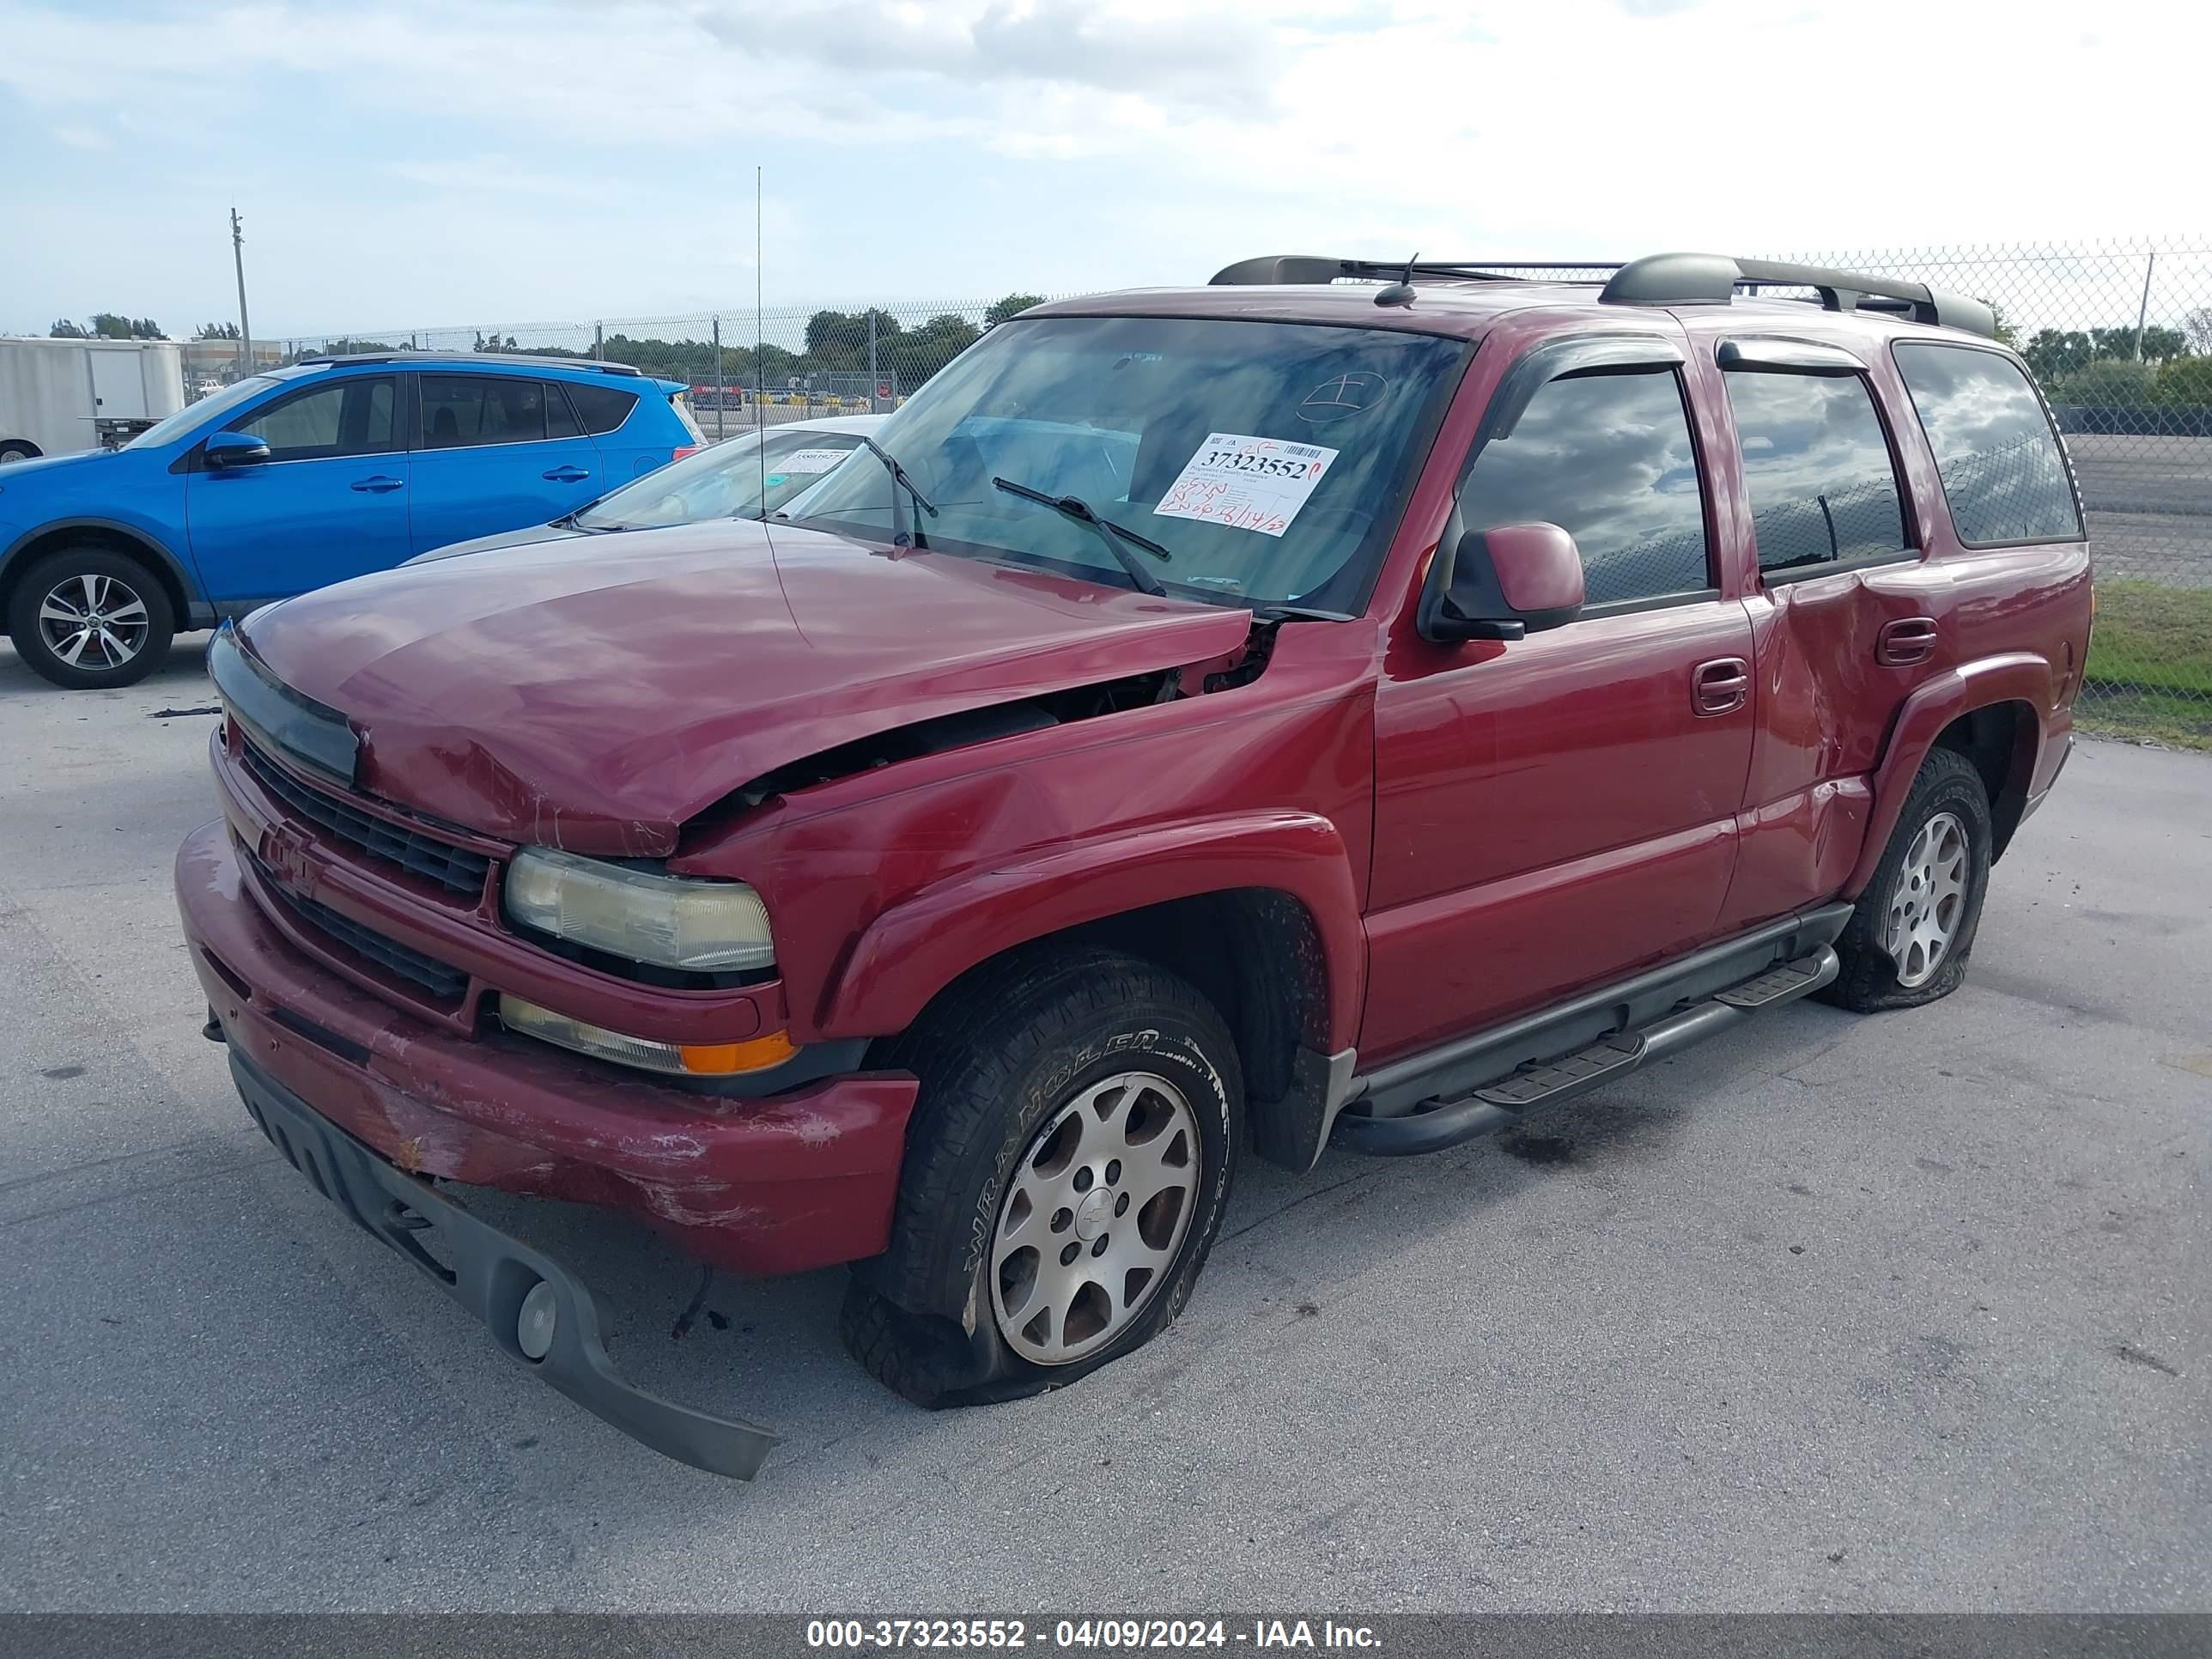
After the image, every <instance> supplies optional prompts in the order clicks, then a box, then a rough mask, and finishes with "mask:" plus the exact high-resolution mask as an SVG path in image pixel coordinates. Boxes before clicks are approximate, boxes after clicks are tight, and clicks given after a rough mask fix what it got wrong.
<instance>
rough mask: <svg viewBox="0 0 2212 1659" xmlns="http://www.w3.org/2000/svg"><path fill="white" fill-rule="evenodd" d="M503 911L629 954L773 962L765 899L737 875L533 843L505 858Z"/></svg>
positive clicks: (743, 965) (731, 963)
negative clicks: (626, 861) (717, 877)
mask: <svg viewBox="0 0 2212 1659" xmlns="http://www.w3.org/2000/svg"><path fill="white" fill-rule="evenodd" d="M506 902H507V920H508V921H512V922H515V923H517V924H519V925H520V926H521V927H534V928H536V929H537V930H538V932H540V933H551V934H553V935H554V936H555V937H556V938H558V939H568V940H570V941H571V942H573V943H574V944H577V945H588V946H590V947H591V948H592V950H595V951H605V952H607V954H608V955H610V956H617V957H623V958H624V959H625V960H627V961H630V962H647V963H653V964H654V965H655V966H657V967H661V968H682V969H691V970H693V971H695V972H700V973H714V972H718V971H728V970H732V969H738V970H742V969H755V968H768V967H772V966H773V965H774V964H775V940H774V939H772V938H770V936H769V928H768V907H767V906H766V905H764V904H763V903H762V902H761V899H760V895H759V894H758V893H756V892H755V891H753V890H752V889H751V888H750V887H748V886H746V885H745V884H744V883H743V882H741V881H697V880H693V879H691V878H687V877H683V876H659V875H653V874H651V873H649V872H646V871H643V870H626V869H624V868H623V866H620V865H618V864H609V863H607V862H605V860H600V859H586V858H578V857H577V856H576V855H575V854H573V853H556V852H553V851H551V850H550V849H548V848H531V849H530V850H529V851H527V852H525V853H522V854H518V855H517V857H516V858H515V860H514V862H513V863H512V864H510V865H509V866H507V882H506Z"/></svg>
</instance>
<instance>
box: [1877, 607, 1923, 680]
mask: <svg viewBox="0 0 2212 1659" xmlns="http://www.w3.org/2000/svg"><path fill="white" fill-rule="evenodd" d="M1936 637H1937V634H1936V619H1935V617H1899V619H1898V620H1897V621H1895V622H1888V623H1883V624H1882V625H1881V633H1880V634H1878V635H1875V646H1874V659H1875V661H1876V662H1878V663H1880V664H1881V665H1882V666H1883V667H1884V668H1910V667H1911V665H1913V664H1915V663H1918V662H1926V661H1927V660H1928V659H1929V658H1930V657H1932V656H1934V655H1935V654H1936Z"/></svg>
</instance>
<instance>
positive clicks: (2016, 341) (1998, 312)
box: [1978, 295, 2020, 349]
mask: <svg viewBox="0 0 2212 1659" xmlns="http://www.w3.org/2000/svg"><path fill="white" fill-rule="evenodd" d="M1978 297H1979V298H1980V300H1981V302H1982V303H1983V304H1984V305H1985V306H1987V307H1989V308H1990V316H1991V317H1993V318H1995V319H1996V330H1997V343H1998V344H2000V345H2008V346H2012V347H2014V348H2015V349H2017V348H2018V347H2019V345H2020V331H2019V330H2018V329H2017V328H2015V327H2014V326H2013V323H2012V319H2010V318H2009V317H2008V316H2006V315H2005V308H2004V307H2002V306H2001V305H1999V304H1998V303H1997V302H1996V301H1995V300H1992V299H1990V297H1989V296H1988V295H1980V296H1978Z"/></svg>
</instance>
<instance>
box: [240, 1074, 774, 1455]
mask: <svg viewBox="0 0 2212 1659" xmlns="http://www.w3.org/2000/svg"><path fill="white" fill-rule="evenodd" d="M230 1074H231V1076H232V1078H233V1079H234V1080H235V1081H236V1082H237V1084H238V1092H239V1093H240V1096H242V1097H244V1099H245V1101H246V1110H247V1111H249V1112H251V1113H252V1115H253V1121H255V1122H256V1123H258V1124H259V1125H260V1126H261V1132H262V1133H264V1134H265V1135H267V1136H268V1137H269V1139H270V1143H271V1144H272V1145H273V1146H276V1149H277V1151H279V1152H283V1154H284V1156H285V1158H287V1159H288V1160H289V1161H290V1163H291V1164H292V1166H293V1167H294V1168H295V1169H296V1170H299V1171H300V1173H301V1174H302V1175H304V1176H307V1179H308V1180H309V1181H311V1182H313V1183H314V1186H315V1190H316V1191H318V1192H319V1193H320V1194H322V1195H323V1196H324V1197H325V1198H327V1199H329V1200H331V1202H332V1203H334V1204H336V1205H337V1206H338V1208H340V1209H341V1210H343V1211H344V1212H346V1214H347V1215H349V1216H350V1217H351V1218H353V1219H354V1220H355V1221H356V1222H358V1223H360V1224H361V1225H362V1228H363V1229H364V1230H366V1231H368V1234H369V1235H370V1236H371V1237H374V1238H376V1239H379V1240H380V1241H381V1242H382V1243H386V1244H388V1245H390V1246H391V1247H392V1249H394V1250H396V1251H398V1253H399V1254H400V1255H403V1256H404V1257H406V1259H407V1260H408V1261H411V1262H413V1263H414V1264H415V1266H416V1267H419V1268H421V1269H422V1272H423V1273H424V1274H425V1275H426V1276H427V1277H428V1278H430V1279H434V1280H435V1281H436V1282H437V1283H439V1284H440V1285H444V1286H445V1289H446V1294H447V1295H448V1296H450V1297H453V1300H454V1301H456V1302H458V1303H459V1304H461V1305H462V1306H463V1307H464V1308H466V1309H467V1310H469V1311H470V1312H471V1313H472V1314H474V1315H475V1316H477V1318H479V1319H481V1320H482V1321H483V1322H484V1326H485V1328H487V1329H488V1330H489V1331H490V1333H491V1339H492V1340H493V1341H494V1342H495V1343H496V1344H497V1345H498V1346H499V1348H500V1350H501V1352H503V1353H505V1354H507V1356H508V1357H509V1358H512V1359H513V1360H514V1361H515V1363H516V1364H521V1365H526V1366H528V1367H530V1368H531V1369H532V1370H534V1371H536V1372H537V1373H538V1376H540V1377H542V1378H544V1381H546V1382H547V1383H550V1384H551V1385H552V1386H553V1387H555V1388H556V1389H559V1390H560V1391H561V1392H562V1394H565V1395H568V1398H569V1399H571V1400H573V1401H575V1402H576V1403H577V1404H578V1405H580V1406H581V1407H583V1408H584V1409H585V1410H586V1411H588V1412H590V1413H592V1415H594V1416H596V1417H599V1418H603V1419H605V1420H606V1421H607V1422H609V1423H611V1424H613V1425H615V1427H617V1428H618V1429H620V1430H621V1431H623V1433H624V1434H627V1435H629V1437H631V1438H632V1439H633V1440H636V1441H639V1442H641V1443H643V1444H645V1445H647V1446H650V1447H652V1448H653V1450H655V1451H657V1452H659V1453H661V1454H662V1455H665V1456H668V1457H672V1458H674V1459H675V1460H676V1461H677V1462H679V1463H689V1464H690V1465H691V1467H692V1468H699V1469H705V1470H707V1471H708V1473H710V1474H728V1475H734V1476H736V1477H737V1478H738V1480H751V1479H752V1478H753V1476H754V1475H756V1474H758V1473H759V1472H760V1466H761V1463H762V1462H763V1459H765V1458H766V1457H767V1456H768V1454H769V1449H770V1448H771V1447H773V1446H774V1445H775V1443H776V1437H775V1436H774V1435H773V1434H770V1433H769V1431H767V1430H765V1429H761V1428H756V1427H755V1426H753V1425H751V1424H750V1423H743V1422H738V1421H737V1420H735V1419H730V1418H723V1417H716V1416H714V1415H713V1414H712V1413H708V1412H701V1411H694V1410H692V1409H691V1408H690V1407H688V1406H678V1405H676V1404H675V1403H673V1402H672V1401H666V1400H663V1399H661V1398H659V1396H658V1395H650V1394H647V1393H646V1392H645V1390H644V1389H640V1388H638V1387H636V1386H635V1384H632V1383H626V1382H624V1381H623V1377H622V1376H621V1374H620V1373H619V1372H617V1370H615V1368H614V1363H613V1362H612V1361H611V1360H610V1359H609V1358H607V1350H606V1344H605V1341H604V1340H602V1339H601V1337H600V1335H599V1329H600V1320H599V1304H598V1301H597V1299H596V1298H595V1297H593V1296H592V1291H591V1287H590V1286H588V1285H586V1284H584V1283H583V1282H582V1281H581V1280H580V1279H575V1278H573V1277H571V1276H570V1275H569V1273H568V1272H567V1271H566V1270H565V1269H564V1268H562V1267H561V1265H560V1264H559V1263H558V1262H556V1261H553V1260H552V1259H551V1258H550V1257H549V1256H545V1255H541V1254H540V1253H538V1251H536V1250H534V1249H531V1247H530V1246H529V1245H527V1244H525V1243H522V1242H521V1240H520V1239H517V1238H512V1237H508V1236H507V1234H505V1233H503V1232H501V1231H499V1229H497V1228H496V1227H493V1226H490V1225H488V1224H486V1223H485V1222H483V1220H481V1219H479V1218H477V1217H476V1216H474V1215H471V1213H470V1212H468V1210H467V1209H465V1207H463V1206H461V1205H460V1204H459V1203H457V1202H455V1201H453V1200H451V1199H448V1198H446V1197H444V1196H442V1195H441V1194H439V1193H438V1192H437V1191H436V1190H435V1189H434V1188H432V1187H431V1185H430V1183H429V1182H427V1181H423V1180H421V1179H419V1178H417V1177H416V1176H410V1175H409V1174H407V1173H406V1172H405V1171H404V1170H399V1169H397V1168H395V1167H394V1166H392V1164H387V1163H386V1162H385V1161H384V1159H382V1158H379V1157H378V1156H377V1155H376V1154H375V1153H374V1152H372V1151H371V1150H370V1149H369V1148H368V1147H367V1146H363V1145H362V1143H361V1142H360V1141H358V1140H356V1139H354V1138H353V1137H352V1136H351V1135H349V1134H348V1133H345V1132H344V1131H343V1130H342V1129H340V1128H338V1127H337V1126H336V1125H335V1124H333V1123H331V1121H329V1120H327V1119H325V1118H324V1117H322V1116H320V1115H318V1114H317V1113H316V1112H315V1111H314V1110H313V1109H312V1108H311V1107H309V1106H308V1104H307V1103H306V1102H305V1101H303V1100H301V1098H300V1097H298V1096H297V1095H295V1094H294V1093H293V1092H292V1091H290V1090H289V1089H287V1088H285V1087H284V1086H283V1085H282V1084H280V1083H278V1082H276V1080H275V1079H273V1078H270V1077H269V1076H268V1075H267V1074H266V1073H263V1072H262V1071H261V1070H260V1069H259V1068H258V1066H255V1065H254V1064H253V1062H252V1060H248V1059H246V1057H245V1056H244V1055H243V1054H240V1053H238V1052H237V1051H236V1050H235V1049H234V1050H233V1051H232V1053H231V1056H230ZM539 1285H544V1286H545V1287H546V1289H547V1290H548V1291H550V1293H551V1295H552V1297H553V1309H554V1314H553V1319H552V1322H551V1331H550V1346H546V1347H545V1349H544V1353H543V1354H542V1355H541V1356H540V1357H538V1358H532V1357H531V1356H530V1354H529V1353H528V1352H526V1351H525V1350H524V1348H523V1346H522V1343H521V1340H520V1335H519V1334H518V1329H517V1327H518V1322H520V1318H521V1316H522V1309H523V1303H524V1299H525V1298H526V1297H529V1296H530V1295H531V1293H532V1291H534V1290H536V1289H537V1287H538V1286H539Z"/></svg>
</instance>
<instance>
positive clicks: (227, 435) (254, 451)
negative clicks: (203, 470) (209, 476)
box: [200, 432, 269, 471]
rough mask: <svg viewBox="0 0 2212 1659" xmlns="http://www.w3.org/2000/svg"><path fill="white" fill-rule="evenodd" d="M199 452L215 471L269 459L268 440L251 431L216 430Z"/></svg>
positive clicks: (252, 464)
mask: <svg viewBox="0 0 2212 1659" xmlns="http://www.w3.org/2000/svg"><path fill="white" fill-rule="evenodd" d="M200 453H201V454H202V455H203V456H204V458H205V459H206V460H207V464H208V465H209V467H210V468H211V469H212V470H214V471H224V470H226V469H228V468H230V467H234V466H258V465H261V463H262V462H264V461H265V460H267V459H269V441H268V440H267V439H265V438H258V437H256V436H254V435H253V434H252V433H251V432H217V433H214V434H211V435H210V436H209V438H208V441H207V443H206V444H205V446H204V447H203V448H202V449H201V451H200Z"/></svg>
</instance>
